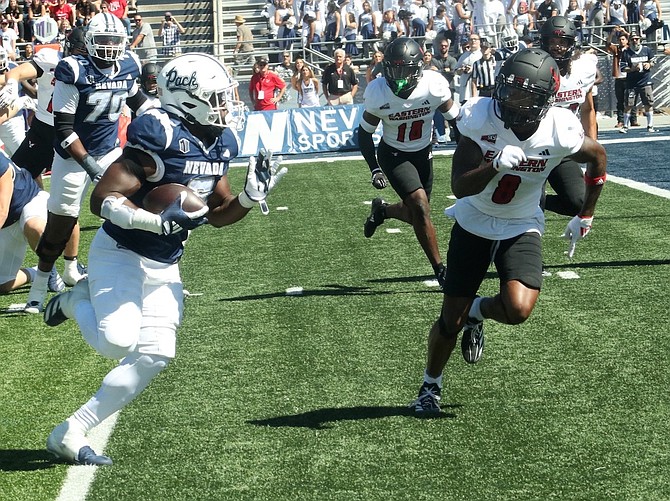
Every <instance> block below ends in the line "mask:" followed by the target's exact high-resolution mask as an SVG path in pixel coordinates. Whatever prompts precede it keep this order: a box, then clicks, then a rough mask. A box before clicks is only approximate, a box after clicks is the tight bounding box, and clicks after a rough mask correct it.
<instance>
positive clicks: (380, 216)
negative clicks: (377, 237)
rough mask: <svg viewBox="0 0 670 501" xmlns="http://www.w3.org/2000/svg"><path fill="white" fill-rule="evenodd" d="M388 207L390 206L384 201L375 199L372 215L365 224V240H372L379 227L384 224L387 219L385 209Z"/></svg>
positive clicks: (371, 210)
mask: <svg viewBox="0 0 670 501" xmlns="http://www.w3.org/2000/svg"><path fill="white" fill-rule="evenodd" d="M387 205H388V204H387V203H386V202H384V200H382V199H381V198H375V199H374V200H373V201H372V207H371V209H370V215H369V216H368V218H367V219H366V220H365V223H364V224H363V235H365V238H370V237H371V236H372V235H374V234H375V230H376V229H377V226H379V225H380V224H382V223H383V222H384V220H385V219H386V215H385V210H384V209H385V207H386V206H387Z"/></svg>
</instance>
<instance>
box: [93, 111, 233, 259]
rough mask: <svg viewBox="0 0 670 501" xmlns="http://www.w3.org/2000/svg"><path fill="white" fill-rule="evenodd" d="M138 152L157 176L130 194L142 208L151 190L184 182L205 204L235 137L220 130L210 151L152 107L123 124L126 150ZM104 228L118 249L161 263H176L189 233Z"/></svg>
mask: <svg viewBox="0 0 670 501" xmlns="http://www.w3.org/2000/svg"><path fill="white" fill-rule="evenodd" d="M128 147H131V148H137V149H138V150H141V151H144V152H145V153H147V154H148V155H150V156H151V158H153V160H154V162H155V163H156V173H155V174H154V175H153V176H151V177H150V178H148V179H147V180H146V182H145V183H144V184H143V185H142V187H141V188H140V189H139V191H137V193H135V194H134V195H133V196H131V197H129V200H130V201H132V202H133V203H134V204H135V205H137V206H139V207H141V206H142V200H143V199H144V196H145V195H146V194H147V193H148V192H149V191H151V190H152V189H153V188H155V187H156V186H159V185H161V184H168V183H179V184H184V185H186V186H188V187H189V188H191V189H192V190H193V191H195V192H196V193H197V194H198V195H199V196H200V198H202V199H203V200H207V198H208V197H209V195H210V194H211V193H212V191H213V190H214V187H215V185H216V183H218V182H219V180H220V179H221V177H222V176H224V175H226V173H227V172H228V163H229V162H230V160H232V159H233V158H235V157H236V156H237V154H238V151H239V138H238V137H237V135H236V134H235V132H234V131H233V129H231V128H225V129H224V130H223V132H222V133H221V135H220V136H219V137H218V138H217V140H216V141H215V142H214V144H213V145H212V146H210V147H209V148H207V147H205V145H204V144H203V143H202V142H201V141H200V140H199V139H198V138H196V137H195V136H194V135H193V134H191V133H190V132H189V130H188V129H187V128H186V127H184V125H183V124H182V123H181V121H180V120H179V119H178V118H175V117H172V116H171V115H168V114H167V113H166V112H165V111H163V110H160V109H152V110H149V111H147V112H146V113H144V114H143V115H140V116H139V117H137V118H135V119H134V120H133V121H132V122H131V123H130V125H129V126H128V142H127V144H126V148H128ZM103 228H104V230H105V231H106V232H107V234H109V235H110V236H111V237H112V238H114V240H116V241H117V242H118V243H119V245H121V246H123V247H126V248H128V249H130V250H132V251H133V252H135V253H137V254H140V255H141V256H144V257H147V258H149V259H153V260H154V261H159V262H161V263H175V262H177V261H178V260H179V258H180V257H181V255H182V253H183V252H184V247H183V245H182V243H183V241H184V240H186V237H187V235H188V232H187V231H182V232H180V233H178V234H175V235H167V236H164V235H157V234H155V233H151V232H148V231H143V230H126V229H123V228H120V227H118V226H116V225H114V224H113V223H111V222H110V221H105V223H104V224H103Z"/></svg>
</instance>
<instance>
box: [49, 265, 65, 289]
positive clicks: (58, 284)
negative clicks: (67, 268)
mask: <svg viewBox="0 0 670 501" xmlns="http://www.w3.org/2000/svg"><path fill="white" fill-rule="evenodd" d="M47 287H48V288H49V292H62V291H64V290H65V283H64V282H63V279H62V278H61V277H60V275H59V274H58V270H56V267H55V266H54V267H53V268H51V273H50V274H49V281H48V282H47Z"/></svg>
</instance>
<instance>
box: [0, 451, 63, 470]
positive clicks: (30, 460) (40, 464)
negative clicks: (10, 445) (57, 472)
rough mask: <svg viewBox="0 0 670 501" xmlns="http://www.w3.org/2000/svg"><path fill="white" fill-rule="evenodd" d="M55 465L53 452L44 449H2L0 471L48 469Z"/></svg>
mask: <svg viewBox="0 0 670 501" xmlns="http://www.w3.org/2000/svg"><path fill="white" fill-rule="evenodd" d="M55 465H56V462H55V460H54V456H53V454H50V453H48V452H47V451H45V450H44V449H3V450H0V471H34V470H46V469H48V468H53V467H54V466H55Z"/></svg>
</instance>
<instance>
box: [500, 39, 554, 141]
mask: <svg viewBox="0 0 670 501" xmlns="http://www.w3.org/2000/svg"><path fill="white" fill-rule="evenodd" d="M560 85H561V76H560V73H559V69H558V64H557V63H556V61H554V59H553V58H552V57H551V56H550V55H549V54H548V53H547V52H545V51H543V50H540V49H535V48H531V49H525V50H520V51H519V52H516V53H515V54H512V55H511V56H510V57H509V58H508V59H507V60H506V61H505V62H504V63H503V65H502V67H501V68H500V72H499V73H498V76H497V77H496V85H495V90H494V93H493V99H494V101H495V104H494V106H495V112H496V115H497V117H498V118H500V119H501V120H502V121H503V123H504V124H505V128H507V129H509V128H510V127H524V126H527V125H532V124H538V123H539V122H540V120H542V119H543V118H544V116H545V115H546V114H547V111H548V110H549V108H550V107H551V105H552V103H553V102H554V98H555V96H556V92H558V88H559V87H560Z"/></svg>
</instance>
